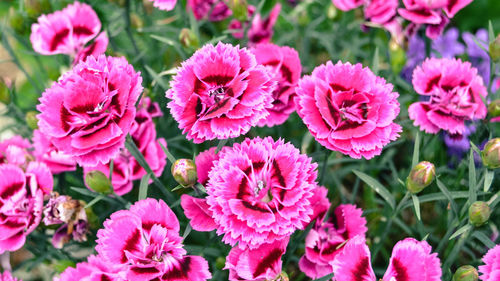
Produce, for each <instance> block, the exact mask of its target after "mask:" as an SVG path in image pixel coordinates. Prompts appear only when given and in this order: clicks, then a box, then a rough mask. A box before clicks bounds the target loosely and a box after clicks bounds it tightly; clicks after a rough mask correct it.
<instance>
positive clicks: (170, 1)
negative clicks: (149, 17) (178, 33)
mask: <svg viewBox="0 0 500 281" xmlns="http://www.w3.org/2000/svg"><path fill="white" fill-rule="evenodd" d="M149 1H152V2H154V3H153V6H155V7H156V8H158V9H160V10H164V11H170V10H173V9H174V8H175V4H176V3H177V0H149Z"/></svg>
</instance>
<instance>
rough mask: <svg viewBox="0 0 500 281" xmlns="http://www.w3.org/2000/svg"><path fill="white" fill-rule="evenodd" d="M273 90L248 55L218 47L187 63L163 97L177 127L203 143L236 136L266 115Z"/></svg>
mask: <svg viewBox="0 0 500 281" xmlns="http://www.w3.org/2000/svg"><path fill="white" fill-rule="evenodd" d="M274 85H275V82H274V81H272V80H271V77H270V76H269V75H268V71H267V69H266V68H265V67H264V66H262V65H258V64H257V61H256V60H255V56H254V55H253V54H252V53H251V52H250V51H248V50H247V49H240V48H239V47H234V46H231V45H230V44H224V43H219V44H217V46H212V45H205V46H204V47H203V48H201V49H200V50H198V51H196V53H194V55H193V56H192V57H191V58H190V59H188V60H187V61H185V62H184V63H183V64H182V67H181V68H180V69H179V71H178V73H177V75H176V76H175V77H174V78H173V80H172V82H171V83H170V86H171V89H170V90H168V91H167V93H166V96H167V97H168V98H169V99H171V100H172V101H170V102H169V103H168V107H169V108H170V112H171V113H172V116H173V117H174V119H175V120H176V121H177V122H178V123H179V128H180V129H182V130H183V133H187V138H188V139H191V140H193V141H194V142H195V143H201V142H204V141H205V140H212V139H216V138H218V139H227V138H233V137H238V136H240V135H242V134H245V133H247V132H248V131H249V130H250V128H251V127H253V126H255V125H257V123H258V122H259V121H260V120H261V119H263V118H266V117H267V116H269V112H268V111H267V108H269V107H271V106H272V104H271V103H272V94H271V92H272V91H273V89H274Z"/></svg>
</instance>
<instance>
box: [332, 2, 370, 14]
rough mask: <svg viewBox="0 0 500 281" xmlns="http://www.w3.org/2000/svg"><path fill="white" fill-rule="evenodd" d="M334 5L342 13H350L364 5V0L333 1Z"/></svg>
mask: <svg viewBox="0 0 500 281" xmlns="http://www.w3.org/2000/svg"><path fill="white" fill-rule="evenodd" d="M332 3H333V5H335V7H337V8H339V9H340V10H342V11H345V12H347V11H350V10H352V9H356V8H358V7H360V6H361V5H363V3H364V0H332Z"/></svg>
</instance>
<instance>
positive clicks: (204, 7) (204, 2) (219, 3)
mask: <svg viewBox="0 0 500 281" xmlns="http://www.w3.org/2000/svg"><path fill="white" fill-rule="evenodd" d="M187 6H188V7H189V8H191V10H192V11H193V15H194V17H195V18H196V19H197V20H202V19H204V18H205V17H207V18H208V20H209V21H221V20H224V19H225V18H227V17H229V16H230V15H231V14H232V12H231V9H229V7H228V6H227V5H226V3H225V1H223V0H188V1H187Z"/></svg>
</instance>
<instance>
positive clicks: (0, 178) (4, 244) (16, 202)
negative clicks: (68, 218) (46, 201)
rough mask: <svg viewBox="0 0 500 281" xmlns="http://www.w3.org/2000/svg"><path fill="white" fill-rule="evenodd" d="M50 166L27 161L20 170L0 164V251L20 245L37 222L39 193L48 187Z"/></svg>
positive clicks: (47, 190) (50, 187) (40, 214)
mask: <svg viewBox="0 0 500 281" xmlns="http://www.w3.org/2000/svg"><path fill="white" fill-rule="evenodd" d="M52 185H53V180H52V174H51V173H50V170H49V168H48V167H47V166H45V164H43V163H36V162H30V163H29V164H28V167H27V168H26V172H24V171H23V170H22V169H21V168H19V167H17V166H14V165H12V164H0V217H1V218H2V219H1V220H0V253H3V252H5V251H15V250H18V249H19V248H21V247H22V246H23V245H24V242H25V241H26V236H27V235H28V234H30V233H31V232H32V231H33V230H35V228H36V227H37V226H38V224H39V223H40V220H41V218H42V209H43V195H44V193H45V192H48V193H50V191H51V190H52Z"/></svg>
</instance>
